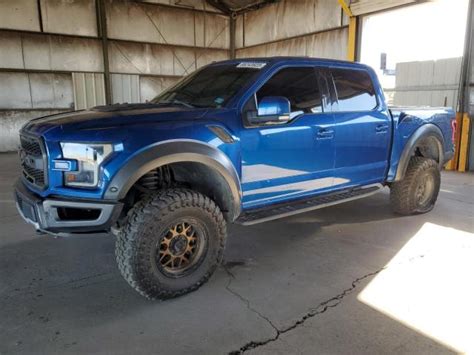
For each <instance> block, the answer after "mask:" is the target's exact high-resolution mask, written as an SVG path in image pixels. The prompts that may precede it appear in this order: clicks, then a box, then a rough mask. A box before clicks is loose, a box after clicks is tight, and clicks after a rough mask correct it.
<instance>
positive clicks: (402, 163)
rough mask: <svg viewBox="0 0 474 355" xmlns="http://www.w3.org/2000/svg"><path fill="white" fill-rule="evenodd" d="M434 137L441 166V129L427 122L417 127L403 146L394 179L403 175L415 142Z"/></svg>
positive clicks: (442, 160) (442, 147)
mask: <svg viewBox="0 0 474 355" xmlns="http://www.w3.org/2000/svg"><path fill="white" fill-rule="evenodd" d="M428 137H434V138H436V142H437V146H438V157H439V161H438V163H439V168H440V169H441V168H442V167H443V163H444V138H443V133H442V132H441V130H440V129H439V128H438V127H437V126H435V125H434V124H431V123H428V124H425V125H423V126H421V127H419V128H418V129H417V130H416V131H415V132H414V133H413V134H412V135H411V137H410V138H409V139H408V141H407V142H406V144H405V147H404V148H403V151H402V154H401V155H400V158H399V159H398V166H397V173H396V175H395V179H394V181H400V180H402V179H403V177H404V176H405V172H406V171H407V168H408V163H409V162H410V158H411V156H412V155H413V153H414V152H415V149H416V146H417V144H418V143H419V142H420V141H421V140H422V139H424V138H428Z"/></svg>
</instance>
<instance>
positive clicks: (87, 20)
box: [41, 0, 97, 36]
mask: <svg viewBox="0 0 474 355" xmlns="http://www.w3.org/2000/svg"><path fill="white" fill-rule="evenodd" d="M41 15H42V19H43V29H44V31H45V32H52V33H65V34H75V35H81V36H97V18H96V5H95V1H94V0H72V1H71V0H41Z"/></svg>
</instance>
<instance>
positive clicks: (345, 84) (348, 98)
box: [331, 69, 377, 111]
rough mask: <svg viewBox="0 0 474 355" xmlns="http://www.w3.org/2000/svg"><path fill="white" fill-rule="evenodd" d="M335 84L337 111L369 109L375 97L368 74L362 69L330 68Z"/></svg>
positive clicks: (371, 107) (372, 105) (374, 101)
mask: <svg viewBox="0 0 474 355" xmlns="http://www.w3.org/2000/svg"><path fill="white" fill-rule="evenodd" d="M331 72H332V76H333V79H334V85H335V86H336V92H337V98H338V109H337V111H370V110H373V109H374V108H375V107H377V99H376V97H375V90H374V86H373V84H372V79H371V78H370V76H369V74H368V73H367V72H366V71H363V70H348V69H332V70H331Z"/></svg>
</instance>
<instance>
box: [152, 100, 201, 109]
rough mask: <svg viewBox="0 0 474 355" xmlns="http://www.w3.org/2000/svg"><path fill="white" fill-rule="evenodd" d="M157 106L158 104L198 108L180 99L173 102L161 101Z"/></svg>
mask: <svg viewBox="0 0 474 355" xmlns="http://www.w3.org/2000/svg"><path fill="white" fill-rule="evenodd" d="M156 104H158V105H180V106H184V107H187V108H196V106H194V105H191V104H190V103H188V102H184V101H181V100H178V99H173V100H169V101H159V102H157V103H156Z"/></svg>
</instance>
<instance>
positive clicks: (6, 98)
mask: <svg viewBox="0 0 474 355" xmlns="http://www.w3.org/2000/svg"><path fill="white" fill-rule="evenodd" d="M72 102H73V95H72V80H71V76H70V75H69V74H52V73H9V72H0V109H27V108H68V107H72Z"/></svg>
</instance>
